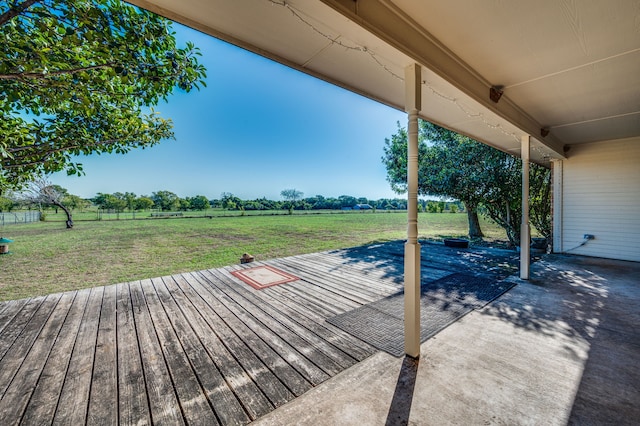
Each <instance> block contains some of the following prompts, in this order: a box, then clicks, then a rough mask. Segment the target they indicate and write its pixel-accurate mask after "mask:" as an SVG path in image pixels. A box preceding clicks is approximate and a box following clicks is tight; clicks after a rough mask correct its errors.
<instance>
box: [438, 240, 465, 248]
mask: <svg viewBox="0 0 640 426" xmlns="http://www.w3.org/2000/svg"><path fill="white" fill-rule="evenodd" d="M444 245H445V246H447V247H455V248H468V247H469V240H464V239H462V238H445V239H444Z"/></svg>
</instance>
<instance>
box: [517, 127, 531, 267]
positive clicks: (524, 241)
mask: <svg viewBox="0 0 640 426" xmlns="http://www.w3.org/2000/svg"><path fill="white" fill-rule="evenodd" d="M530 145H531V140H530V137H529V135H525V136H522V138H521V141H520V157H521V158H522V222H521V224H520V278H522V279H523V280H528V279H529V267H530V262H531V258H530V256H529V252H530V244H531V229H530V228H529V157H530Z"/></svg>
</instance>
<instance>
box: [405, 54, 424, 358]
mask: <svg viewBox="0 0 640 426" xmlns="http://www.w3.org/2000/svg"><path fill="white" fill-rule="evenodd" d="M421 82H422V69H421V68H420V65H418V64H411V65H409V66H408V67H407V68H405V78H404V83H405V111H406V112H407V114H408V121H409V123H408V141H407V142H408V143H407V189H408V191H407V192H408V199H407V216H408V220H407V222H408V225H407V242H406V243H405V246H404V350H405V353H406V354H407V355H408V356H410V357H412V358H418V357H419V356H420V243H418V114H419V113H420V109H421V99H422V92H421V90H422V84H421Z"/></svg>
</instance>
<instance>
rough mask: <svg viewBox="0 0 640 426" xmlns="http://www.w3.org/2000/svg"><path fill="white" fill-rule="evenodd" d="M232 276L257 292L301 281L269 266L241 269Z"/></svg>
mask: <svg viewBox="0 0 640 426" xmlns="http://www.w3.org/2000/svg"><path fill="white" fill-rule="evenodd" d="M231 274H232V275H233V276H235V277H236V278H238V279H240V280H241V281H243V282H245V283H247V284H249V285H250V286H251V287H253V288H255V289H256V290H261V289H263V288H267V287H271V286H274V285H278V284H284V283H288V282H291V281H295V280H299V279H300V278H298V277H296V276H295V275H291V274H288V273H286V272H284V271H281V270H280V269H278V268H274V267H273V266H268V265H264V266H256V267H254V268H248V269H241V270H239V271H233V272H231Z"/></svg>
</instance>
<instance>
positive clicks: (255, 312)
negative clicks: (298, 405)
mask: <svg viewBox="0 0 640 426" xmlns="http://www.w3.org/2000/svg"><path fill="white" fill-rule="evenodd" d="M204 273H205V274H208V275H210V276H214V277H216V278H217V279H216V280H214V281H211V282H212V284H213V286H214V287H215V288H216V290H217V292H218V294H220V297H221V299H223V300H226V301H227V302H226V303H227V304H228V305H230V306H233V308H234V310H235V311H236V314H237V315H238V314H239V315H242V316H243V317H244V320H245V322H249V323H251V324H252V325H253V327H254V328H255V329H256V330H258V331H259V332H260V333H261V334H262V335H263V338H264V339H265V340H266V341H267V342H268V343H269V344H271V345H272V346H273V347H274V348H278V350H280V351H282V353H286V354H287V356H288V359H287V361H288V362H289V363H290V364H292V365H294V366H295V367H296V368H300V369H301V373H303V374H306V375H307V379H308V380H310V381H311V383H313V384H314V385H317V384H319V383H322V382H324V381H325V380H327V379H328V378H329V377H330V376H331V375H332V373H333V372H334V371H335V370H336V369H339V366H338V365H337V364H336V363H335V362H333V361H332V360H331V359H330V358H328V357H327V356H326V355H324V354H323V353H321V352H320V351H318V350H317V349H315V348H313V347H307V345H304V344H303V342H302V341H301V338H300V337H299V336H295V335H294V333H292V332H291V331H289V330H287V329H286V328H285V327H283V326H282V325H281V324H280V323H278V322H277V321H275V320H274V319H273V318H271V317H270V316H269V315H267V314H265V313H264V312H263V311H261V310H260V309H255V308H254V307H253V306H251V304H249V303H246V302H245V301H244V300H242V298H240V297H237V296H236V298H234V297H233V296H235V294H234V293H231V292H229V293H227V292H228V291H229V288H228V287H229V286H230V285H231V286H233V285H237V284H234V281H232V280H230V279H229V278H228V277H227V276H226V275H224V274H223V273H222V272H221V271H220V270H208V271H206V272H204ZM222 283H224V285H222ZM302 347H304V349H305V351H304V353H301V352H300V350H299V349H301V348H302Z"/></svg>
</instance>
